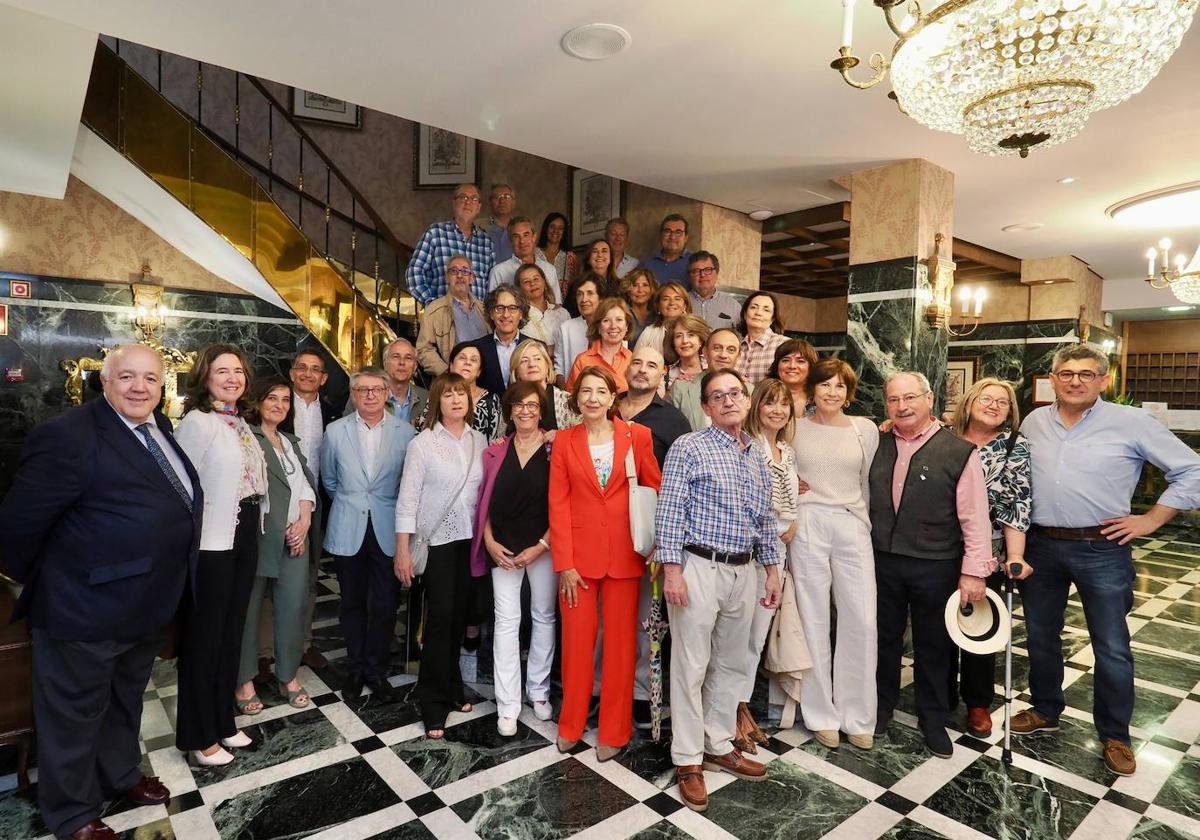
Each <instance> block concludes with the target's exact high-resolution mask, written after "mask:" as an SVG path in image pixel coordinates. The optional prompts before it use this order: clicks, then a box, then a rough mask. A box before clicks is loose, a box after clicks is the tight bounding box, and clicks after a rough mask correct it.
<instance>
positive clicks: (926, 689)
mask: <svg viewBox="0 0 1200 840" xmlns="http://www.w3.org/2000/svg"><path fill="white" fill-rule="evenodd" d="M958 575H959V564H958V563H957V562H954V561H950V560H922V559H920V558H917V557H906V556H904V555H902V554H890V553H888V552H885V551H876V552H875V585H876V588H877V592H878V603H877V626H878V629H879V661H878V665H877V666H876V670H875V683H876V689H877V691H878V694H879V715H880V717H883V716H884V715H886V714H890V713H891V711H892V710H893V709H895V708H896V703H897V702H898V701H899V699H900V664H901V663H900V654H901V650H902V649H903V646H904V624H905V620H906V619H907V618H908V617H909V614H910V612H911V616H912V635H913V660H914V661H913V671H914V675H915V678H916V694H917V717H918V718H919V720H920V723H921V727H922V728H923V729H935V728H937V727H939V726H944V725H945V723H946V718H947V717H948V716H949V714H950V680H951V674H952V673H953V664H952V663H953V658H952V657H954V656H955V655H956V651H957V648H955V646H954V642H952V641H950V634H949V633H947V632H946V623H945V618H944V616H945V612H946V599H947V598H949V597H950V593H951V592H953V591H954V590H955V589H957V588H958Z"/></svg>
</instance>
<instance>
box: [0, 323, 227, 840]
mask: <svg viewBox="0 0 1200 840" xmlns="http://www.w3.org/2000/svg"><path fill="white" fill-rule="evenodd" d="M100 381H101V383H102V384H103V386H104V397H103V398H102V399H94V400H92V401H90V402H87V403H85V404H84V405H81V406H79V407H78V408H73V409H71V410H70V411H68V412H66V413H65V414H62V415H59V416H58V417H55V418H54V419H52V420H48V421H46V422H45V423H42V424H41V425H40V426H38V427H37V428H35V429H34V430H33V431H32V432H31V433H30V435H29V439H28V440H27V441H26V444H25V450H24V452H23V453H22V455H21V462H20V464H19V466H18V467H17V475H16V478H15V479H14V481H13V485H12V489H11V490H10V491H9V494H8V496H7V498H6V499H5V500H4V503H3V504H2V505H0V517H3V521H4V523H5V525H4V539H3V541H0V569H2V570H3V571H4V572H5V574H7V575H9V576H10V577H12V578H14V579H16V580H18V581H20V582H22V583H24V584H25V588H24V590H23V591H22V593H21V598H20V600H19V601H18V602H17V607H16V610H15V611H14V614H13V618H14V620H15V619H20V618H27V619H28V621H29V626H30V629H31V631H32V635H33V710H34V716H35V719H36V721H37V732H38V805H39V807H40V808H41V812H42V819H43V820H44V821H45V823H46V826H47V827H48V828H49V829H50V830H51V831H52V832H53V833H54V835H55V836H56V837H72V838H78V839H79V840H109V839H110V838H115V837H116V834H115V833H114V832H113V830H112V829H111V828H109V827H108V826H107V825H105V824H104V822H103V821H102V820H101V819H100V812H101V808H102V807H103V806H104V803H105V800H107V799H113V798H118V797H124V798H125V799H127V800H129V801H131V802H133V803H135V804H138V805H165V804H166V802H167V800H169V799H170V796H171V794H170V792H169V791H168V790H167V788H166V786H164V785H163V784H162V783H160V782H159V781H158V779H157V778H155V777H153V776H143V775H142V772H141V770H139V769H138V763H139V761H140V759H141V755H140V749H139V747H138V732H139V729H140V727H141V718H142V692H143V691H144V690H145V688H146V682H147V680H148V679H149V677H150V668H151V666H152V665H153V664H154V656H155V654H156V653H157V652H158V651H159V650H160V649H161V648H162V646H163V642H164V641H165V639H166V636H167V630H168V627H169V625H170V623H171V620H172V618H174V616H175V611H176V609H177V608H178V606H179V603H180V600H181V599H182V598H183V596H184V591H185V587H186V584H187V581H188V578H189V570H194V568H195V563H196V558H197V548H198V546H199V538H200V514H201V511H203V509H204V500H203V497H202V495H201V491H200V480H199V478H198V477H197V476H196V471H195V469H193V468H192V465H191V463H190V462H189V461H188V459H187V456H186V455H185V454H184V453H183V450H182V449H180V448H179V446H178V445H177V444H176V443H175V440H174V438H173V437H172V436H171V424H170V423H169V422H168V421H167V419H166V418H165V417H163V416H162V415H161V414H159V413H158V412H157V411H156V410H155V409H156V408H157V406H158V404H159V401H160V400H161V399H162V387H163V362H162V358H161V357H160V356H159V355H158V354H157V353H155V352H154V351H153V350H150V349H149V348H148V347H143V346H141V345H130V346H124V347H118V348H116V349H115V350H113V351H112V352H111V353H109V355H108V358H106V359H105V361H104V366H103V368H102V369H101V371H100Z"/></svg>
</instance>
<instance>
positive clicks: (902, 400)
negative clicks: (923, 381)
mask: <svg viewBox="0 0 1200 840" xmlns="http://www.w3.org/2000/svg"><path fill="white" fill-rule="evenodd" d="M928 393H929V392H928V391H922V392H921V393H919V394H904V395H903V396H899V397H888V398H887V404H888V405H901V404H903V405H912V404H913V403H915V402H916V401H917V400H919V399H921V397H923V396H925V395H926V394H928Z"/></svg>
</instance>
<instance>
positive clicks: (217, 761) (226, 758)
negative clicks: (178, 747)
mask: <svg viewBox="0 0 1200 840" xmlns="http://www.w3.org/2000/svg"><path fill="white" fill-rule="evenodd" d="M192 760H193V761H195V762H196V763H197V764H199V765H200V766H201V767H224V766H225V765H226V764H228V763H229V762H231V761H233V754H232V753H229V752H226V751H225V750H223V749H219V748H218V749H217V751H216V752H215V753H213V754H212V755H205V754H204V753H203V752H201V751H200V750H192Z"/></svg>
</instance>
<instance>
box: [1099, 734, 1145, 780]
mask: <svg viewBox="0 0 1200 840" xmlns="http://www.w3.org/2000/svg"><path fill="white" fill-rule="evenodd" d="M1104 766H1105V767H1107V768H1108V769H1109V770H1111V771H1112V772H1114V773H1116V774H1117V775H1118V776H1132V775H1133V774H1134V772H1135V771H1136V770H1137V761H1136V760H1135V759H1134V757H1133V750H1131V749H1129V745H1128V744H1126V743H1125V742H1124V741H1118V740H1117V739H1115V738H1108V739H1107V740H1105V742H1104Z"/></svg>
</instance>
